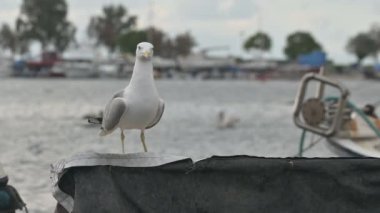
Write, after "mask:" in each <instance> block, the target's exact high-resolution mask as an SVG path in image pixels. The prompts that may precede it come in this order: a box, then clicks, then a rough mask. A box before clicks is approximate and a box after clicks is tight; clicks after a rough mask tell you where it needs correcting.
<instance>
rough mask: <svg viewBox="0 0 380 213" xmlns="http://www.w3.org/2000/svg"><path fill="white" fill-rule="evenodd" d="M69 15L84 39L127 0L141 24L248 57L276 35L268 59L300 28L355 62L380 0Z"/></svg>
mask: <svg viewBox="0 0 380 213" xmlns="http://www.w3.org/2000/svg"><path fill="white" fill-rule="evenodd" d="M21 2H22V0H1V2H0V22H1V23H2V22H7V23H10V24H12V23H14V21H15V19H16V17H17V16H18V14H19V7H20V5H21ZM67 2H68V4H69V15H68V19H69V20H70V21H72V22H73V23H74V24H75V25H76V26H77V28H78V33H77V37H78V40H79V41H85V40H86V27H87V25H88V22H89V19H90V17H91V16H93V15H99V14H101V9H102V6H104V5H108V4H122V5H124V6H125V7H126V8H127V9H128V12H129V14H131V15H136V16H138V28H145V27H147V26H150V25H154V26H155V27H157V28H160V29H162V30H164V31H166V32H168V33H169V35H170V36H175V35H176V34H178V33H182V32H186V31H189V32H191V34H192V35H193V36H194V37H195V38H196V41H197V49H202V48H207V47H221V46H223V47H228V48H225V49H222V50H218V51H216V50H215V52H214V54H220V55H223V54H225V55H242V56H244V55H245V56H248V54H247V53H245V52H244V50H243V49H242V43H243V41H244V40H245V39H247V38H248V37H249V36H250V35H252V34H253V33H255V32H257V31H258V30H261V31H264V32H266V33H268V34H269V35H270V37H271V38H272V42H273V46H272V49H271V51H270V52H269V53H268V54H266V55H265V57H267V58H276V59H282V58H285V56H284V54H283V48H284V46H285V41H286V37H287V35H288V34H290V33H292V32H294V31H298V30H301V31H308V32H311V33H312V34H313V35H314V37H315V39H316V40H317V41H318V42H319V43H320V44H322V46H323V48H324V50H326V52H327V53H328V57H329V58H331V59H333V60H334V61H335V62H337V63H352V62H354V61H355V57H354V56H352V55H350V54H348V53H347V51H346V48H345V46H346V43H347V41H348V39H349V38H350V37H353V36H354V35H356V34H357V33H359V32H365V31H368V30H369V29H370V27H371V26H372V25H373V24H375V23H380V1H379V0H312V1H311V0H67Z"/></svg>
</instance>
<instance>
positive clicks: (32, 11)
mask: <svg viewBox="0 0 380 213" xmlns="http://www.w3.org/2000/svg"><path fill="white" fill-rule="evenodd" d="M67 14H68V5H67V2H66V0H23V2H22V4H21V7H20V13H19V15H18V17H17V19H16V21H15V23H14V26H10V25H9V24H3V25H2V26H1V29H0V46H1V47H2V48H3V49H8V50H10V51H11V52H12V54H24V53H26V52H28V51H29V47H30V44H31V43H32V42H35V41H37V42H39V43H40V44H41V47H42V50H43V51H45V50H47V48H52V49H54V50H55V51H58V52H64V51H65V50H66V49H67V48H68V47H69V46H70V45H72V44H77V41H76V39H75V35H76V32H77V28H76V27H75V25H74V24H73V23H72V22H70V21H69V20H68V19H67ZM137 21H138V17H137V16H133V15H130V14H129V13H128V10H127V8H125V7H124V6H122V5H107V6H104V7H103V9H102V11H101V14H100V15H94V16H92V17H91V19H90V21H89V24H88V27H87V35H88V37H89V38H90V39H94V42H95V43H96V44H97V45H102V46H104V47H106V48H107V49H108V50H109V52H110V53H113V52H115V51H120V52H122V53H131V54H133V53H134V52H135V48H136V45H137V43H139V42H141V41H149V42H151V43H153V45H154V46H155V55H158V56H162V57H175V56H178V55H182V56H186V55H188V54H189V53H191V50H192V48H193V47H194V46H195V45H196V41H195V39H194V37H193V36H192V35H191V34H190V32H183V33H180V34H178V35H176V36H174V37H170V36H169V35H168V34H167V33H166V32H164V31H163V30H160V29H157V28H152V27H150V28H147V29H137ZM272 46H273V42H272V40H271V38H270V36H269V35H268V34H267V33H265V32H257V33H255V34H253V35H251V36H249V38H248V39H247V40H246V41H245V42H244V43H243V48H244V49H245V50H247V51H259V52H267V51H269V50H270V49H271V48H272ZM346 49H347V51H348V52H349V53H351V54H353V55H355V56H356V58H357V63H358V64H360V63H361V62H362V61H363V59H365V58H367V57H373V58H374V59H376V61H377V58H378V54H379V52H380V26H379V25H374V26H373V27H372V28H371V29H369V30H368V31H367V32H361V33H358V34H357V35H355V36H354V37H352V38H350V39H349V40H348V42H347V45H346ZM316 50H321V51H323V47H322V45H321V44H320V43H319V42H318V41H317V40H316V39H315V38H314V37H313V35H312V34H311V33H309V32H305V31H296V32H293V33H291V34H289V35H288V36H287V38H286V45H285V47H284V50H283V51H284V54H285V56H286V57H287V58H288V59H289V60H295V59H297V57H298V56H299V55H301V54H307V53H310V52H313V51H316Z"/></svg>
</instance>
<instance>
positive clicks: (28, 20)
mask: <svg viewBox="0 0 380 213" xmlns="http://www.w3.org/2000/svg"><path fill="white" fill-rule="evenodd" d="M67 14H68V5H67V2H66V1H65V0H23V2H22V5H21V7H20V14H19V16H18V17H17V19H16V21H15V23H14V26H13V27H12V26H10V25H8V24H3V25H2V26H1V29H0V46H1V47H2V48H3V49H8V50H10V51H11V52H12V54H24V53H26V52H28V51H29V47H30V44H31V43H32V42H34V41H37V42H39V43H40V44H41V48H42V50H43V51H45V50H47V48H52V49H54V50H55V51H57V52H61V53H62V52H64V51H65V50H66V49H67V48H68V47H69V46H70V45H72V44H74V45H75V44H77V41H76V39H75V34H76V31H77V29H76V27H75V26H74V24H73V23H72V22H70V21H69V20H68V19H67ZM137 21H138V17H137V16H132V15H130V14H129V13H128V10H127V9H126V8H125V7H124V6H122V5H107V6H104V7H103V9H102V13H101V14H100V15H96V16H92V17H91V19H90V22H89V25H88V27H87V35H88V37H89V38H90V39H94V41H95V42H96V44H97V45H102V46H104V47H106V48H107V49H108V50H109V52H111V53H113V52H115V51H120V52H123V53H132V54H133V53H134V52H135V49H136V45H137V43H139V42H141V41H150V42H151V43H153V45H154V46H155V55H159V56H163V57H173V56H175V55H188V54H189V53H190V52H191V50H192V48H193V47H194V46H195V45H196V42H195V39H194V38H193V36H192V35H191V34H190V33H189V32H184V33H181V34H178V35H176V36H175V37H174V38H170V37H169V36H168V34H167V33H165V32H164V31H162V30H160V29H156V28H152V27H150V28H147V29H143V30H139V29H137V28H136V26H137Z"/></svg>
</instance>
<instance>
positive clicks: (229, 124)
mask: <svg viewBox="0 0 380 213" xmlns="http://www.w3.org/2000/svg"><path fill="white" fill-rule="evenodd" d="M239 121H240V119H239V118H237V117H234V116H229V115H226V113H225V112H224V111H220V112H219V113H218V122H217V126H218V128H219V129H225V128H233V127H234V126H235V124H236V123H238V122H239Z"/></svg>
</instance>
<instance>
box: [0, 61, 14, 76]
mask: <svg viewBox="0 0 380 213" xmlns="http://www.w3.org/2000/svg"><path fill="white" fill-rule="evenodd" d="M11 75H12V60H11V59H8V58H5V57H0V78H5V77H9V76H11Z"/></svg>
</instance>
